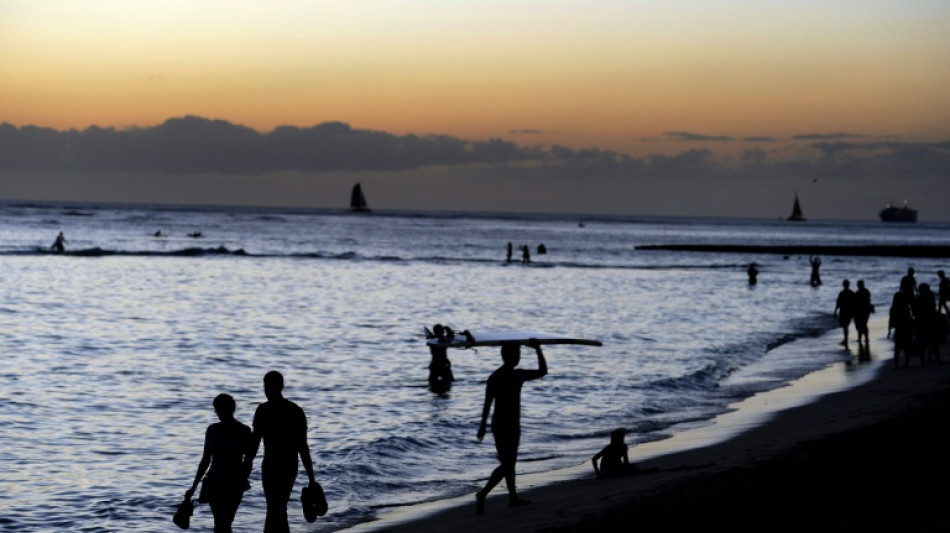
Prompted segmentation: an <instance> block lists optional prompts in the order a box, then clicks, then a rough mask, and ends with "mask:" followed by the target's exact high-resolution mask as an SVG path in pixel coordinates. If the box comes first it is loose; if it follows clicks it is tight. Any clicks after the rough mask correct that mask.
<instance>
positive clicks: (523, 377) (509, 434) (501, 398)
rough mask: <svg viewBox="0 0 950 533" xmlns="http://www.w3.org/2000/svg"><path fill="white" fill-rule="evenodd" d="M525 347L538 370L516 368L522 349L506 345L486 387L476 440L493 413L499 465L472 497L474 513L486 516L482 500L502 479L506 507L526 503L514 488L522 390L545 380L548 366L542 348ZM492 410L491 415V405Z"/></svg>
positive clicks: (480, 437)
mask: <svg viewBox="0 0 950 533" xmlns="http://www.w3.org/2000/svg"><path fill="white" fill-rule="evenodd" d="M528 346H530V347H532V348H534V350H535V352H536V353H537V354H538V368H537V370H526V369H522V368H515V367H517V366H518V363H519V362H520V361H521V347H520V346H519V345H517V344H505V345H503V346H502V347H501V358H502V361H503V363H502V365H501V366H500V367H498V369H497V370H495V371H494V372H492V374H491V376H489V377H488V384H487V385H486V386H485V405H484V407H483V408H482V421H481V424H480V425H479V426H478V440H479V441H481V440H482V439H483V438H485V432H486V430H487V424H488V413H489V412H491V413H492V417H491V432H492V437H493V438H494V439H495V450H496V451H497V452H498V462H499V463H501V464H500V465H499V466H498V467H497V468H495V470H493V471H492V473H491V476H490V477H489V478H488V483H486V484H485V487H484V488H483V489H482V490H480V491H478V493H476V494H475V502H476V507H475V512H476V513H478V514H481V513H484V512H485V498H486V497H487V496H488V493H489V492H491V490H492V489H493V488H495V485H497V484H498V483H499V482H500V481H501V480H502V479H504V480H505V483H506V484H507V485H508V506H509V507H517V506H519V505H525V504H527V503H528V502H527V501H526V500H522V499H521V498H519V497H518V493H517V490H516V488H515V463H516V462H517V461H518V442H519V440H520V439H521V387H522V385H524V383H525V382H526V381H531V380H534V379H538V378H541V377H544V376H545V375H547V373H548V364H547V362H546V361H545V360H544V354H543V353H542V352H541V346H540V345H539V344H538V341H537V340H536V339H531V340H530V341H529V343H528ZM493 403H494V404H495V409H494V411H492V404H493Z"/></svg>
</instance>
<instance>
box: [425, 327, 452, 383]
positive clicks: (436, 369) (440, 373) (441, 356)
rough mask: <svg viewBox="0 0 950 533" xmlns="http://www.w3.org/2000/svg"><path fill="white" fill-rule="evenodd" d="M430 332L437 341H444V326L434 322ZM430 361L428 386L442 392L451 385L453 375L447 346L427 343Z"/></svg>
mask: <svg viewBox="0 0 950 533" xmlns="http://www.w3.org/2000/svg"><path fill="white" fill-rule="evenodd" d="M432 332H433V334H434V335H435V337H436V338H438V339H439V341H445V327H443V326H442V324H436V325H435V326H433V328H432ZM429 353H431V354H432V361H431V362H430V363H429V387H430V388H431V389H432V390H433V391H434V392H444V391H446V390H448V389H449V387H451V386H452V382H453V381H455V376H454V375H452V362H451V361H449V355H448V348H446V347H445V346H434V345H432V344H430V345H429Z"/></svg>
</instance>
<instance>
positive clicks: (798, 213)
mask: <svg viewBox="0 0 950 533" xmlns="http://www.w3.org/2000/svg"><path fill="white" fill-rule="evenodd" d="M788 220H791V221H793V222H801V221H803V220H805V216H804V215H803V214H802V206H801V204H799V203H798V193H795V204H794V205H792V214H791V215H789V216H788Z"/></svg>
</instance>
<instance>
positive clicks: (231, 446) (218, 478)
mask: <svg viewBox="0 0 950 533" xmlns="http://www.w3.org/2000/svg"><path fill="white" fill-rule="evenodd" d="M213 405H214V412H215V413H216V414H217V415H218V419H219V420H220V422H216V423H214V424H211V425H210V426H208V430H207V432H205V446H204V453H203V454H202V456H201V461H200V462H199V463H198V472H197V473H196V474H195V480H194V482H193V483H192V484H191V488H190V489H188V491H187V492H186V493H185V499H186V500H191V498H192V496H194V494H195V489H196V488H197V487H198V483H199V482H201V478H202V477H204V475H205V473H206V472H207V474H208V477H207V478H206V479H205V481H204V485H203V486H202V488H201V495H200V496H199V501H201V502H205V501H206V502H208V504H209V505H210V506H211V514H212V515H214V532H215V533H231V524H232V523H233V522H234V515H236V514H237V510H238V507H239V506H240V505H241V498H242V497H243V496H244V491H246V490H247V489H249V488H250V485H249V484H248V482H247V471H246V470H245V468H244V462H245V460H246V455H247V453H248V451H249V450H248V449H249V445H250V442H251V428H249V427H247V426H246V425H244V424H242V423H240V422H238V421H237V420H236V419H235V418H234V411H235V409H236V404H235V402H234V398H232V397H231V395H229V394H219V395H218V396H216V397H215V399H214V402H213ZM209 466H210V467H211V468H210V469H209V468H208V467H209Z"/></svg>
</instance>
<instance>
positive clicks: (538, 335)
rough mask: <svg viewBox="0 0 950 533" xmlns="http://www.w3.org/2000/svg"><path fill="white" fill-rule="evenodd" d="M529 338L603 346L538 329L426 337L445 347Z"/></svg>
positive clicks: (518, 341) (500, 343)
mask: <svg viewBox="0 0 950 533" xmlns="http://www.w3.org/2000/svg"><path fill="white" fill-rule="evenodd" d="M531 339H537V340H538V344H580V345H583V346H603V343H602V342H600V341H598V340H593V339H582V338H579V337H572V336H569V335H558V334H555V333H543V332H540V331H471V330H465V331H461V332H456V333H455V336H454V337H448V338H446V339H444V340H439V339H438V338H435V337H432V338H428V339H426V344H428V345H430V346H444V347H446V348H477V347H479V346H501V345H503V344H523V345H527V344H528V341H530V340H531Z"/></svg>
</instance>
